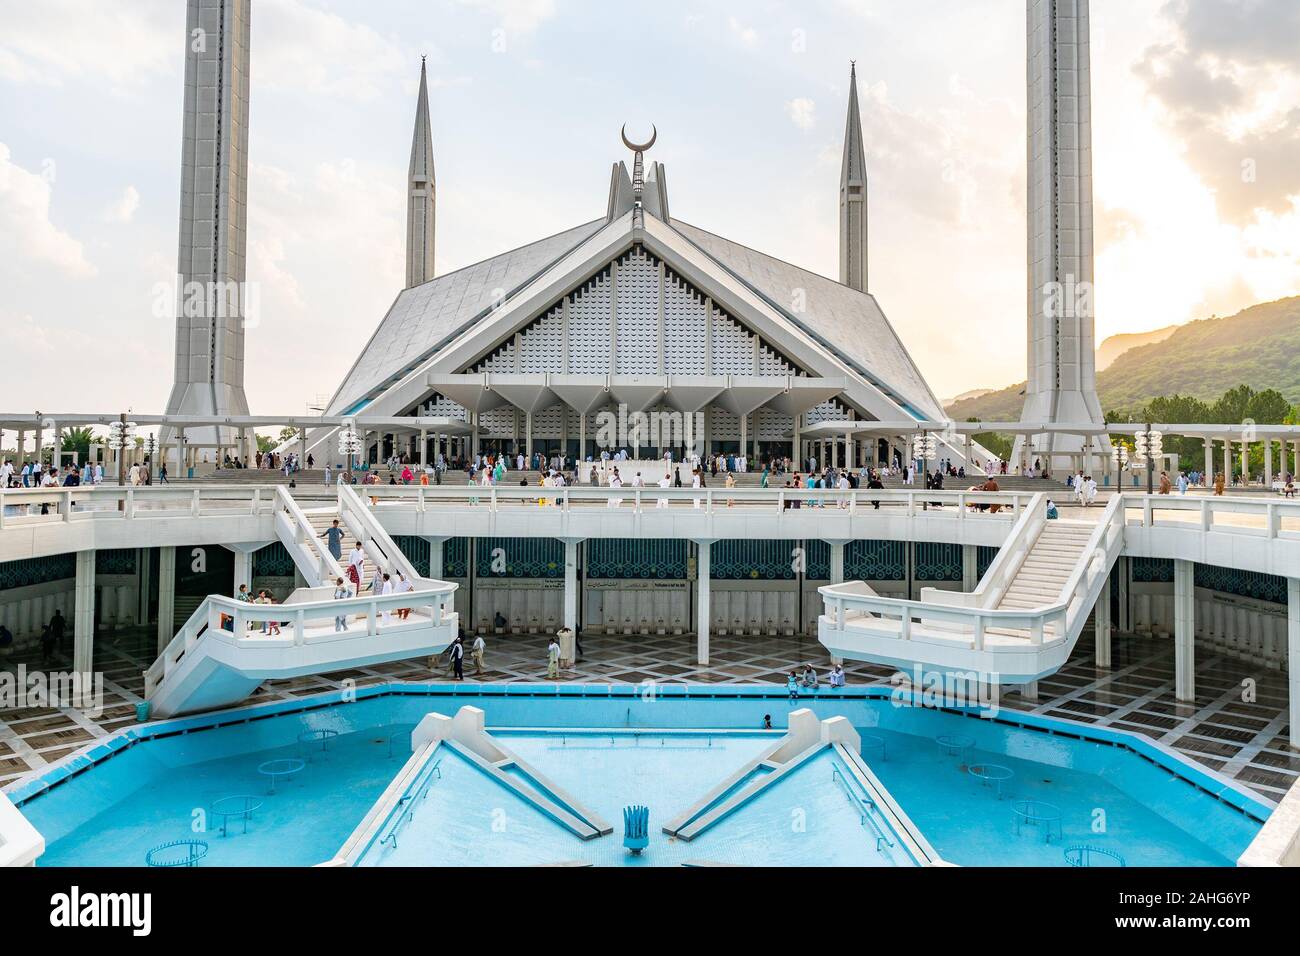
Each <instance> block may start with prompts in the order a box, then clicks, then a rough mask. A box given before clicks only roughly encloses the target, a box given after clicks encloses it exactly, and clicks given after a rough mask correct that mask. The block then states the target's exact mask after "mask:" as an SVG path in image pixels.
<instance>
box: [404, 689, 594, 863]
mask: <svg viewBox="0 0 1300 956" xmlns="http://www.w3.org/2000/svg"><path fill="white" fill-rule="evenodd" d="M433 741H441V742H442V744H443V745H444V746H446V747H449V748H450V749H452V750H455V751H456V752H457V753H458V754H460V755H461V756H462V757H464V758H465V759H466V760H468V761H469V762H470V763H471V764H473V765H474V766H476V767H477V768H478V769H479V770H481V771H482V772H483V773H485V774H487V775H488V776H489V777H491V778H492V779H493V780H495V781H496V782H497V783H499V784H500V785H501V786H503V787H505V788H506V789H508V790H511V791H513V792H514V793H515V794H516V795H518V796H519V797H520V798H521V799H523V800H524V801H526V802H527V803H529V804H531V805H532V806H534V807H536V808H537V809H538V810H540V811H541V812H542V813H543V814H545V815H546V816H548V817H550V818H551V819H552V820H554V821H555V822H556V823H558V824H560V825H561V826H562V827H564V828H565V829H567V830H569V831H570V832H572V833H574V834H575V835H577V836H578V837H579V838H581V839H583V840H594V839H595V838H596V837H601V836H605V835H607V834H609V833H613V832H614V828H613V827H612V826H610V825H609V824H608V823H606V822H605V820H604V819H602V818H601V817H600V815H599V814H597V813H595V812H594V811H592V810H590V809H588V808H586V807H584V806H583V805H582V804H581V803H579V802H578V800H577V799H576V798H575V797H573V796H571V795H570V794H569V793H567V792H566V791H564V790H563V789H561V788H560V786H559V785H558V784H556V783H554V782H553V781H552V780H550V779H549V778H547V777H546V776H545V775H543V774H542V772H541V771H539V770H538V769H537V768H536V767H534V766H532V764H529V763H528V762H526V761H525V760H523V759H522V758H521V757H519V756H518V755H516V754H515V753H513V752H512V751H510V750H508V749H506V748H505V747H503V746H501V744H499V743H498V742H497V741H496V739H495V738H493V737H492V735H491V734H489V733H488V732H487V731H486V730H485V729H484V714H483V711H482V709H480V708H478V707H462V708H461V709H460V710H458V711H457V712H456V716H455V717H447V716H445V715H443V714H428V715H426V716H425V718H424V719H423V720H421V721H420V723H419V726H417V727H416V728H415V731H414V732H413V733H412V734H411V747H412V749H415V750H419V749H420V748H421V747H424V746H426V745H427V744H429V743H431V742H433Z"/></svg>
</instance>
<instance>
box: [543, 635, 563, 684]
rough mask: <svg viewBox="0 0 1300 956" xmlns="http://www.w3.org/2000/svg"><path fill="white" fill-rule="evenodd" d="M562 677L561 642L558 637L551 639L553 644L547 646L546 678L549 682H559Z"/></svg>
mask: <svg viewBox="0 0 1300 956" xmlns="http://www.w3.org/2000/svg"><path fill="white" fill-rule="evenodd" d="M559 676H560V641H559V639H558V638H556V637H552V638H551V643H550V644H548V645H546V678H547V680H557V679H558V678H559Z"/></svg>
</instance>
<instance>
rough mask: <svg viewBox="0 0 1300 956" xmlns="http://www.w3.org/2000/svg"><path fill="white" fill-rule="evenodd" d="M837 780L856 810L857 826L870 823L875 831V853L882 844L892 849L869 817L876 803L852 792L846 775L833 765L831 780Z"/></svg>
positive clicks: (838, 766) (890, 841)
mask: <svg viewBox="0 0 1300 956" xmlns="http://www.w3.org/2000/svg"><path fill="white" fill-rule="evenodd" d="M837 778H838V779H839V781H840V786H841V787H842V788H843V789H844V794H845V796H847V797H848V798H849V800H850V801H851V802H852V803H853V804H854V805H856V806H857V808H858V826H862V825H863V824H865V823H870V824H871V829H873V830H875V831H876V850H877V852H880V850H881V844H882V843H883V844H884V845H885V846H887V847H889V848H891V849H892V848H893V846H894V841H893V840H891V839H889V836H888V834H886V833H885V831H884V830H882V829H881V828H880V824H878V823H877V822H876V820H875V817H873V816H872V815H871V811H872V810H875V809H876V801H874V800H872V799H871V796H870V794H862V795H859V794H858V793H857V792H856V791H854V789H853V787H852V786H850V785H849V781H848V774H846V773H845V772H844V771H843V770H842V769H841V768H840V765H839V764H833V765H832V766H831V780H835V779H837Z"/></svg>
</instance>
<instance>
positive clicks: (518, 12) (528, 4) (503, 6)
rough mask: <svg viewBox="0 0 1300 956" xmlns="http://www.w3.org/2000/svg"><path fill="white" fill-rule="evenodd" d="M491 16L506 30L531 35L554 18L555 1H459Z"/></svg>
mask: <svg viewBox="0 0 1300 956" xmlns="http://www.w3.org/2000/svg"><path fill="white" fill-rule="evenodd" d="M459 2H460V4H461V5H462V6H466V7H475V8H478V9H480V10H482V11H483V12H484V13H487V14H489V15H490V16H492V17H493V18H494V19H495V20H496V21H497V22H498V23H499V24H500V25H501V26H502V27H504V28H505V29H506V30H509V31H511V32H515V33H531V32H532V31H534V30H536V29H537V28H538V27H539V26H541V24H542V23H543V22H544V21H546V20H549V19H550V18H551V17H553V16H555V0H459Z"/></svg>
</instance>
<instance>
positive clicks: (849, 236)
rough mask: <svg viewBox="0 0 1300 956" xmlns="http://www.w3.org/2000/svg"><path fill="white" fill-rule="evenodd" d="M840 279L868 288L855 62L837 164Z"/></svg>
mask: <svg viewBox="0 0 1300 956" xmlns="http://www.w3.org/2000/svg"><path fill="white" fill-rule="evenodd" d="M840 282H841V283H843V284H844V285H846V286H848V287H849V288H852V289H857V290H858V291H859V292H866V291H867V157H866V154H865V153H864V152H863V149H862V117H861V115H860V114H859V113H858V71H857V65H856V64H851V65H850V66H849V117H848V121H847V122H846V123H845V125H844V163H843V165H842V166H841V167H840Z"/></svg>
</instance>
